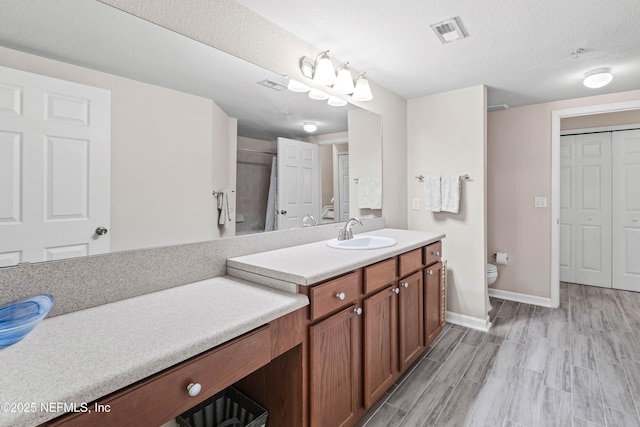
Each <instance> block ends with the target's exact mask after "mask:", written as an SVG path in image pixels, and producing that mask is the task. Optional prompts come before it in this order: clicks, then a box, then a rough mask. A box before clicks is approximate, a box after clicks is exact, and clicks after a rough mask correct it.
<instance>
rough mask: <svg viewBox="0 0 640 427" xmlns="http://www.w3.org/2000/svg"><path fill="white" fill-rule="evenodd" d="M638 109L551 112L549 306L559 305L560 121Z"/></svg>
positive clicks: (624, 105)
mask: <svg viewBox="0 0 640 427" xmlns="http://www.w3.org/2000/svg"><path fill="white" fill-rule="evenodd" d="M637 109H640V100H633V101H624V102H617V103H612V104H602V105H590V106H585V107H577V108H569V109H562V110H553V111H552V112H551V200H552V210H551V220H552V221H551V253H550V257H551V306H552V307H558V306H559V303H560V204H561V203H560V193H561V191H560V164H561V162H560V159H561V156H560V138H561V135H560V133H561V132H560V121H561V119H563V118H568V117H576V116H585V115H592V114H600V113H608V112H615V111H628V110H637Z"/></svg>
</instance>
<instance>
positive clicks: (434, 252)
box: [432, 251, 440, 256]
mask: <svg viewBox="0 0 640 427" xmlns="http://www.w3.org/2000/svg"><path fill="white" fill-rule="evenodd" d="M432 253H433V254H434V255H435V256H440V251H433V252H432Z"/></svg>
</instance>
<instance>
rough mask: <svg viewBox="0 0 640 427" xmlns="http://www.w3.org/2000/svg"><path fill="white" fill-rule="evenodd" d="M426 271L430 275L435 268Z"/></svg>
mask: <svg viewBox="0 0 640 427" xmlns="http://www.w3.org/2000/svg"><path fill="white" fill-rule="evenodd" d="M425 273H427V274H428V275H429V276H431V275H433V270H427V271H425Z"/></svg>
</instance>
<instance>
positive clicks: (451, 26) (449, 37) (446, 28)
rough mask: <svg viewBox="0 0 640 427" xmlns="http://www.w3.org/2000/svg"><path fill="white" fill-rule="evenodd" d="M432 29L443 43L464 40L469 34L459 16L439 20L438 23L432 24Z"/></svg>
mask: <svg viewBox="0 0 640 427" xmlns="http://www.w3.org/2000/svg"><path fill="white" fill-rule="evenodd" d="M431 29H432V30H433V32H434V33H436V36H437V37H438V39H439V40H440V41H441V42H442V43H451V42H454V41H456V40H462V39H463V38H465V37H467V36H468V34H467V32H466V31H465V30H464V27H463V26H462V21H460V17H459V16H456V17H455V18H451V19H447V20H446V21H442V22H438V23H437V24H432V25H431Z"/></svg>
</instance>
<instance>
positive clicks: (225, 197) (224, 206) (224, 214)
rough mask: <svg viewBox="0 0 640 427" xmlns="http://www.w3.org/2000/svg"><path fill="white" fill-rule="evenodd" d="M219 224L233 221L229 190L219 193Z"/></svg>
mask: <svg viewBox="0 0 640 427" xmlns="http://www.w3.org/2000/svg"><path fill="white" fill-rule="evenodd" d="M218 211H219V215H218V224H220V225H226V224H228V223H229V222H230V221H231V211H230V209H229V192H228V191H227V190H222V191H220V192H219V193H218Z"/></svg>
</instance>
